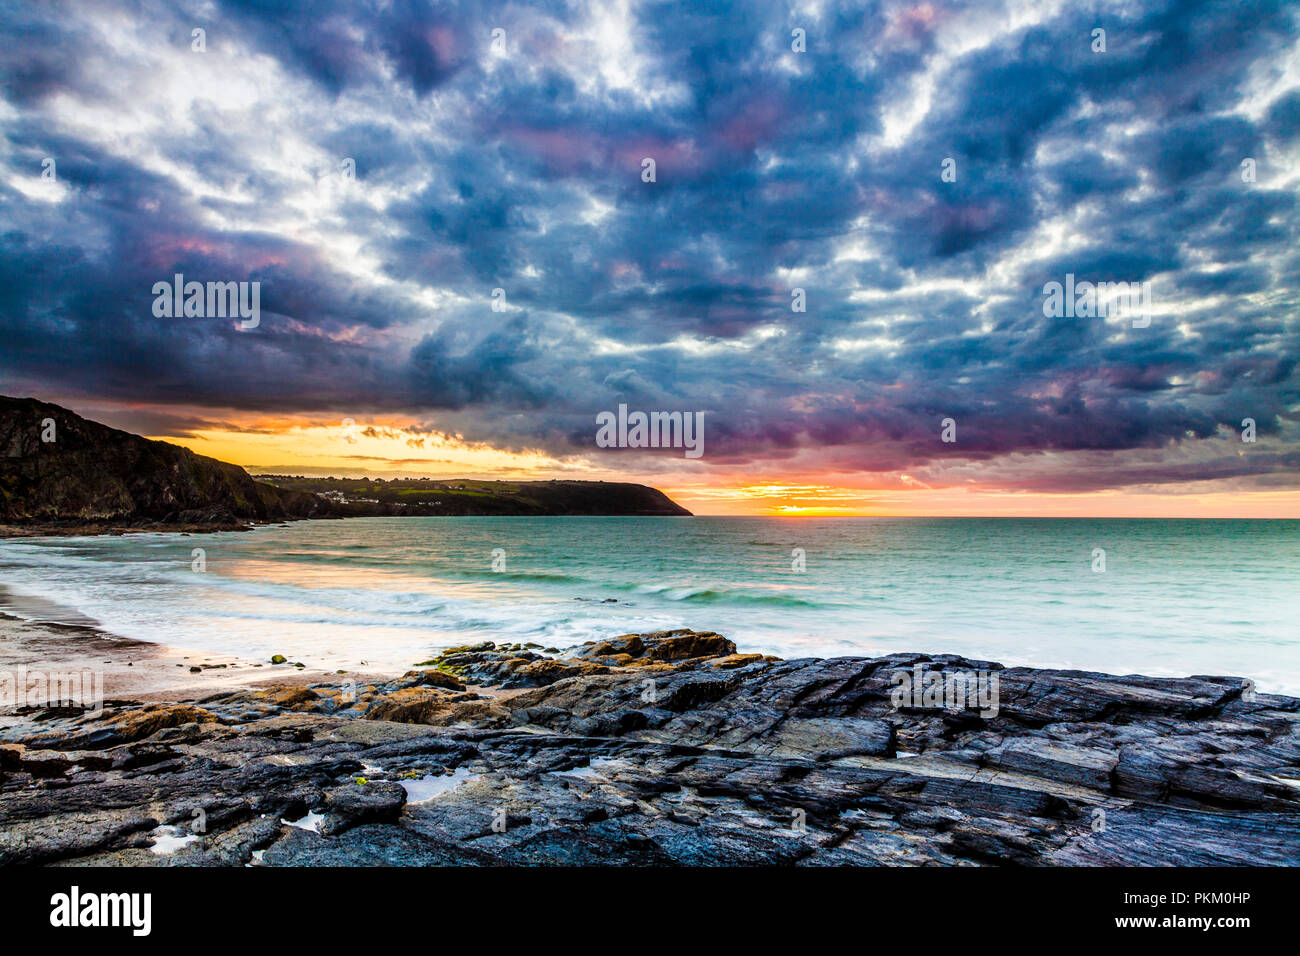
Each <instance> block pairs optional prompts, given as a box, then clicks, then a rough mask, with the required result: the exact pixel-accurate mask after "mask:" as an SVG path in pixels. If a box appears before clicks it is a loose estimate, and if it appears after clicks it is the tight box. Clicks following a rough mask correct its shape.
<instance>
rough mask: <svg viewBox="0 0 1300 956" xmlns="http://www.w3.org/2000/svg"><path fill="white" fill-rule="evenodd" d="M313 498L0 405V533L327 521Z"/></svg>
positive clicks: (60, 415)
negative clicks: (9, 529) (4, 527)
mask: <svg viewBox="0 0 1300 956" xmlns="http://www.w3.org/2000/svg"><path fill="white" fill-rule="evenodd" d="M332 511H333V507H332V505H331V504H330V502H328V501H326V500H324V499H322V498H319V497H318V496H316V495H311V494H305V493H302V492H297V491H287V490H282V489H279V488H276V487H275V486H273V485H269V484H267V483H265V482H260V481H255V480H254V479H253V478H252V477H251V476H250V475H249V474H248V472H246V471H244V469H242V468H240V467H238V466H237V465H231V464H227V463H226V462H224V461H217V460H216V459H215V458H208V457H206V456H204V455H196V454H195V453H194V452H192V451H190V450H189V449H188V448H182V447H180V446H179V445H172V444H169V443H167V442H163V441H151V440H150V439H148V438H142V437H140V436H139V435H132V434H131V433H130V432H124V431H121V430H119V429H116V428H110V427H109V426H107V425H101V424H100V423H98V422H92V421H89V420H87V419H85V418H82V417H81V416H80V415H77V414H75V413H74V412H71V411H69V410H68V409H66V408H62V407H60V406H58V405H52V404H50V403H48V402H41V401H38V400H36V399H34V398H9V397H6V396H0V524H9V525H20V526H30V525H38V526H39V525H48V526H55V527H57V526H59V525H67V526H74V527H75V526H93V525H96V524H107V525H125V526H130V525H144V524H151V523H159V524H167V525H182V526H198V527H210V528H212V529H218V528H234V527H243V526H244V525H245V524H247V522H249V521H275V520H283V519H285V518H308V517H318V516H325V515H329V514H331V513H332Z"/></svg>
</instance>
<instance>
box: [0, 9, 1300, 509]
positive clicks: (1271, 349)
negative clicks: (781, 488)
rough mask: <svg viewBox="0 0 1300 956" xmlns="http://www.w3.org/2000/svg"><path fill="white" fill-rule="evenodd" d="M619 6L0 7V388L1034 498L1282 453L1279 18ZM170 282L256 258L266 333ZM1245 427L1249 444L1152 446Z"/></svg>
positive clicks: (214, 276) (1287, 412)
mask: <svg viewBox="0 0 1300 956" xmlns="http://www.w3.org/2000/svg"><path fill="white" fill-rule="evenodd" d="M621 9H622V8H620V7H619V6H618V5H608V4H594V3H593V4H585V3H577V2H575V3H553V4H549V5H542V6H537V5H530V6H528V7H527V8H525V7H523V6H515V5H513V4H469V3H438V4H434V3H422V2H417V0H396V2H390V3H379V2H363V3H341V2H340V3H330V2H307V3H272V4H266V3H251V2H250V3H243V2H222V3H217V4H192V5H181V6H180V7H172V6H166V5H163V4H160V3H152V2H130V0H120V2H119V3H118V4H115V5H98V6H97V7H96V8H95V9H94V10H88V9H83V8H81V7H78V6H59V5H50V6H41V7H36V6H30V5H6V6H5V7H4V8H3V14H2V16H3V20H4V24H5V28H6V29H5V32H6V36H7V37H10V38H17V40H18V41H19V42H13V43H9V44H6V46H5V49H4V51H3V52H2V53H0V90H2V91H3V97H4V111H3V113H0V129H2V131H3V134H4V138H5V143H6V151H5V153H4V154H3V156H0V162H2V163H3V165H2V166H0V173H3V175H0V211H2V213H3V221H4V223H5V226H4V227H3V230H2V231H0V275H3V282H0V335H3V337H4V342H5V348H4V351H3V355H2V356H0V374H3V377H4V385H5V389H4V390H5V391H9V392H13V391H33V392H37V393H39V392H40V391H41V390H42V389H44V390H49V389H50V388H52V387H53V386H54V383H57V387H58V389H59V392H60V394H62V395H67V396H70V397H76V396H81V397H82V398H83V399H84V400H85V401H86V402H87V403H88V407H89V405H92V404H94V403H100V404H102V405H103V407H105V408H108V407H109V406H111V404H112V403H113V402H139V403H144V404H147V405H149V406H150V407H152V408H153V409H155V410H154V411H152V412H150V413H149V414H150V415H154V416H161V417H158V418H157V419H156V420H149V421H146V419H145V417H144V414H143V413H141V415H140V416H139V417H138V418H137V419H136V420H135V421H136V424H137V427H140V428H145V429H146V430H148V429H149V428H153V429H155V430H156V429H159V428H163V429H167V430H168V431H167V433H169V434H172V433H175V434H182V433H187V430H188V429H191V428H194V427H199V425H201V423H202V422H204V421H205V420H207V418H206V416H204V415H202V414H201V413H196V412H195V411H193V410H194V409H203V408H213V409H217V408H220V409H230V408H235V409H257V410H261V411H272V412H285V413H293V412H303V413H320V414H326V413H328V414H331V415H333V414H340V413H341V414H357V413H360V412H363V411H373V412H384V413H398V414H401V413H404V414H407V415H409V416H410V418H411V420H412V422H413V423H422V427H423V426H428V427H441V428H443V429H444V430H449V431H455V432H460V433H461V434H463V435H464V436H465V437H466V438H467V439H468V440H471V441H487V442H491V443H494V444H496V445H498V446H499V447H503V448H510V449H522V448H540V449H543V450H545V451H547V452H549V453H551V454H556V455H563V454H567V453H572V452H590V451H591V450H592V434H593V429H594V426H593V424H592V423H593V422H594V415H595V413H596V412H597V411H600V410H604V409H608V408H613V407H614V406H615V405H616V404H617V403H618V402H620V401H623V402H631V403H640V405H641V407H645V408H661V409H680V410H697V409H698V410H705V411H706V412H707V413H708V422H709V449H708V456H707V460H708V461H709V462H712V463H715V464H734V465H737V466H743V467H745V468H747V469H749V470H751V471H752V470H753V469H755V468H759V469H761V467H762V465H763V464H764V463H767V464H768V465H769V466H771V467H774V468H775V467H778V466H780V465H782V464H783V463H793V462H794V461H795V460H796V459H797V460H798V461H799V463H800V464H799V467H806V468H809V469H812V470H816V469H818V468H824V469H829V470H836V471H842V472H852V471H863V472H874V473H880V472H886V471H894V470H902V469H910V470H912V471H913V472H918V473H919V470H920V469H924V468H929V469H931V470H935V469H940V470H941V469H944V468H956V467H958V466H959V465H960V464H961V463H963V462H976V463H984V464H985V465H987V466H989V467H991V463H996V462H998V461H1000V460H1002V459H1004V458H1007V457H1008V456H1015V455H1018V454H1024V455H1029V456H1031V459H1032V460H1033V461H1034V462H1036V464H1034V465H1032V466H1030V470H1029V471H1028V472H1025V471H1020V472H1016V473H1015V475H1016V477H1015V479H1014V483H1015V484H1016V486H1017V487H1026V488H1029V487H1031V486H1032V487H1034V488H1038V489H1040V490H1042V489H1046V490H1051V489H1052V488H1054V487H1059V488H1061V489H1065V488H1078V487H1083V486H1087V487H1090V488H1091V487H1111V486H1116V485H1121V484H1134V483H1159V482H1161V481H1170V482H1182V481H1191V480H1196V478H1197V476H1198V474H1201V473H1198V472H1197V468H1198V467H1199V466H1201V465H1203V466H1204V473H1203V474H1201V477H1211V476H1221V477H1225V478H1228V477H1244V478H1248V477H1251V476H1254V477H1258V478H1259V479H1260V480H1261V481H1263V480H1264V479H1266V478H1268V476H1270V475H1272V476H1274V477H1276V476H1278V475H1280V474H1282V473H1284V472H1286V471H1287V470H1288V469H1293V465H1294V460H1293V457H1294V456H1293V453H1292V452H1291V451H1290V449H1292V448H1294V447H1295V444H1296V442H1297V425H1296V418H1297V416H1296V406H1297V402H1298V401H1300V388H1298V387H1297V370H1296V358H1295V357H1296V356H1297V354H1300V347H1298V346H1300V343H1298V342H1297V324H1296V318H1295V316H1296V314H1297V308H1298V307H1300V294H1298V291H1297V290H1300V254H1297V253H1295V252H1294V251H1293V250H1294V249H1295V248H1296V247H1297V243H1296V238H1297V237H1296V227H1297V215H1296V196H1295V179H1294V176H1295V172H1294V170H1295V168H1296V165H1295V164H1296V162H1297V154H1296V149H1297V145H1298V142H1297V141H1298V140H1300V92H1297V91H1296V89H1294V86H1293V84H1294V82H1295V78H1294V76H1292V77H1291V78H1290V81H1289V82H1290V83H1291V84H1292V86H1291V87H1290V88H1288V82H1287V81H1286V80H1285V79H1284V76H1285V74H1284V70H1285V64H1286V55H1287V51H1288V50H1290V49H1293V48H1294V44H1295V42H1296V38H1297V35H1298V33H1300V31H1298V29H1297V24H1296V18H1295V14H1294V10H1293V9H1292V8H1290V7H1289V6H1288V5H1286V4H1282V3H1269V2H1248V3H1181V2H1180V3H1174V2H1172V0H1170V2H1167V3H1161V2H1158V0H1156V2H1145V3H1141V4H1138V5H1131V4H1129V5H1122V6H1120V5H1115V6H1109V5H1106V4H1102V5H1100V6H1097V5H1091V4H1090V5H1086V6H1079V5H1075V6H1066V7H1064V8H1062V9H1061V10H1060V11H1059V13H1056V14H1053V15H1050V16H1047V15H1043V14H1041V13H1037V12H1035V11H1034V10H1033V7H1032V5H1026V6H1025V7H1024V9H1023V10H1022V11H1021V12H1020V14H1018V16H1021V17H1023V22H1024V23H1025V25H1024V26H1021V27H1016V28H1012V27H1010V26H1008V24H1010V23H1012V22H1013V21H1014V20H1015V18H1014V17H1012V16H1011V14H1010V12H1009V11H1007V10H1003V9H1000V8H995V7H993V6H989V5H982V4H961V3H958V4H942V3H892V2H886V3H868V4H848V3H844V4H834V3H833V4H827V5H825V6H824V8H823V9H822V10H821V12H820V15H819V16H818V17H813V16H812V15H810V14H806V13H800V12H798V11H792V10H791V9H790V8H788V7H786V6H784V5H780V4H772V3H753V2H748V3H725V2H724V3H711V4H694V5H683V4H680V3H640V4H636V3H633V4H630V5H629V6H628V7H627V12H626V16H622V15H621V14H620V10H621ZM1094 27H1102V28H1104V29H1106V31H1107V35H1106V40H1107V48H1106V51H1105V52H1104V53H1097V52H1094V51H1093V49H1092V37H1091V31H1092V30H1093V28H1094ZM195 28H202V29H204V30H205V31H206V34H207V43H208V51H207V52H206V53H195V52H192V51H191V49H190V44H191V32H192V30H193V29H195ZM496 28H501V29H503V30H504V31H505V33H504V39H505V43H506V48H505V50H504V51H503V52H498V51H494V50H493V49H492V31H493V30H494V29H496ZM795 28H799V29H803V30H805V31H806V37H807V52H805V53H794V52H793V51H792V50H791V48H790V44H791V30H793V29H795ZM46 157H51V158H53V159H54V160H55V161H56V163H57V171H58V180H57V184H42V182H41V180H40V175H41V169H42V162H43V161H44V159H45V158H46ZM646 157H650V158H653V159H654V160H655V162H656V167H657V168H656V172H657V176H656V179H657V181H656V182H654V183H645V182H643V181H642V179H641V172H642V160H643V159H645V158H646ZM946 159H951V160H952V161H953V164H954V166H953V168H954V169H955V171H956V179H955V181H951V182H949V181H945V180H944V179H942V178H941V176H940V172H941V168H942V164H943V162H944V160H946ZM1244 161H1250V164H1253V169H1254V171H1255V177H1254V180H1253V181H1249V182H1248V181H1245V179H1244V178H1243V162H1244ZM349 163H350V164H351V167H350V168H349V165H348V164H349ZM352 170H355V179H350V178H349V176H350V175H351V171H352ZM176 272H181V273H184V275H185V276H186V278H187V279H193V280H198V281H208V280H212V281H258V282H260V283H261V288H262V300H261V302H262V312H263V317H262V321H261V324H260V325H259V327H258V328H256V329H251V330H241V329H239V328H238V327H237V323H235V322H232V321H228V320H220V319H205V318H189V319H168V318H157V317H155V316H154V315H153V314H152V311H151V308H150V306H151V302H152V294H151V291H150V290H151V289H152V286H153V283H155V282H157V281H160V280H161V281H168V280H170V278H171V276H172V275H173V274H174V273H176ZM1066 274H1074V275H1075V276H1076V277H1078V278H1079V279H1081V280H1084V279H1086V280H1089V281H1094V282H1096V281H1106V282H1116V281H1121V282H1136V281H1150V282H1151V283H1152V288H1153V289H1154V290H1155V297H1156V303H1155V304H1156V309H1155V313H1154V315H1153V317H1152V321H1151V323H1150V325H1149V326H1147V327H1143V328H1134V327H1133V326H1132V325H1131V324H1130V323H1129V321H1128V320H1127V319H1126V318H1116V317H1111V318H1096V317H1092V318H1064V317H1063V318H1051V317H1048V316H1045V315H1044V313H1043V298H1044V297H1043V292H1042V289H1043V285H1044V283H1047V282H1051V281H1064V278H1065V276H1066ZM795 288H801V289H803V290H804V294H805V296H806V300H807V311H806V312H802V313H799V312H792V311H791V308H790V306H791V292H792V290H793V289H795ZM495 289H500V290H502V294H503V295H504V300H503V301H504V311H494V310H493V308H492V303H493V301H494V300H493V290H495ZM169 405H170V406H176V407H177V408H184V409H185V411H183V412H177V413H176V417H175V419H174V420H170V424H169V420H166V413H165V412H161V411H157V409H158V408H161V407H164V406H169ZM215 417H216V416H214V419H215ZM945 417H953V418H955V419H956V420H957V421H958V425H959V436H960V437H959V441H958V442H957V443H956V444H953V445H946V444H943V443H942V442H939V441H938V432H939V422H940V420H941V419H942V418H945ZM1245 417H1252V418H1254V419H1256V421H1257V423H1258V428H1259V434H1260V435H1261V436H1262V437H1263V438H1265V439H1267V440H1268V441H1270V442H1272V443H1273V444H1272V445H1271V446H1270V448H1271V450H1270V451H1269V453H1268V454H1267V455H1263V454H1261V455H1256V456H1253V457H1252V458H1251V462H1252V464H1251V465H1250V467H1249V469H1247V470H1239V471H1234V470H1233V466H1232V462H1231V461H1230V460H1228V459H1227V458H1225V459H1223V464H1222V465H1214V464H1212V463H1211V461H1210V459H1208V458H1207V459H1205V460H1203V461H1202V460H1197V461H1192V462H1188V461H1184V460H1181V459H1180V460H1174V459H1173V458H1172V457H1171V458H1170V459H1169V460H1168V462H1166V463H1162V461H1161V460H1159V459H1157V460H1155V461H1154V462H1153V461H1151V460H1149V458H1148V457H1147V456H1150V455H1151V454H1169V455H1172V454H1173V452H1172V451H1169V450H1170V449H1182V448H1192V447H1197V445H1198V443H1209V442H1218V441H1221V440H1222V438H1223V436H1224V435H1225V434H1229V433H1228V432H1227V430H1228V429H1231V428H1237V427H1239V426H1240V422H1241V420H1242V419H1243V418H1245ZM129 419H130V415H129V413H126V412H121V413H118V414H117V416H116V417H115V418H114V421H115V422H118V421H120V422H121V423H123V424H129V423H130V421H129ZM1216 447H1217V446H1216ZM1279 449H1280V450H1279ZM1162 450H1163V451H1162ZM1069 452H1079V453H1081V454H1090V455H1104V456H1105V457H1101V458H1097V459H1096V460H1095V462H1094V467H1093V469H1092V470H1091V471H1090V472H1089V474H1088V476H1087V477H1086V478H1081V477H1079V476H1078V475H1075V474H1073V473H1072V472H1071V469H1070V468H1069V467H1068V466H1067V465H1064V464H1062V461H1061V459H1059V457H1055V456H1059V455H1060V454H1062V453H1069ZM1134 456H1143V457H1141V461H1140V463H1139V462H1138V461H1137V460H1136V458H1135V457H1134ZM1215 460H1216V461H1217V460H1218V459H1215ZM1166 465H1167V467H1166ZM1034 468H1039V469H1041V471H1034V470H1033V469H1034ZM926 480H935V481H942V478H941V477H939V475H938V472H935V473H934V474H928V477H927V479H926ZM1009 480H1010V479H1009Z"/></svg>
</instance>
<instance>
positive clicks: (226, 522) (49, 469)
mask: <svg viewBox="0 0 1300 956" xmlns="http://www.w3.org/2000/svg"><path fill="white" fill-rule="evenodd" d="M51 423H52V425H51ZM46 438H52V439H53V440H52V441H47V440H45V439H46ZM368 482H369V479H355V480H353V479H311V478H283V477H274V478H270V479H268V480H264V481H259V480H255V479H254V478H253V477H251V476H250V475H249V474H248V473H247V472H246V471H244V469H242V468H240V467H238V466H237V465H231V464H228V463H226V462H224V461H217V460H216V459H215V458H208V457H206V456H204V455H196V454H194V452H192V451H190V450H189V449H187V448H181V447H180V446H179V445H172V444H168V443H167V442H163V441H150V440H149V439H147V438H142V437H140V436H139V435H132V434H131V433H130V432H124V431H120V430H119V429H116V428H109V427H108V426H107V425H101V424H99V423H98V422H92V421H87V420H86V419H84V418H82V417H81V416H79V415H77V414H76V413H74V412H71V411H69V410H68V409H66V408H61V407H59V406H58V405H51V404H50V403H48V402H41V401H37V400H36V399H33V398H8V397H5V396H0V524H7V525H51V526H64V527H66V526H96V525H100V526H107V525H114V526H128V527H129V526H139V525H148V524H153V523H162V524H168V525H194V526H201V527H205V528H207V527H211V528H221V527H241V526H243V525H245V524H247V522H249V521H278V520H283V519H286V518H331V517H365V516H378V515H411V516H417V515H689V514H690V512H689V511H687V510H686V509H685V508H682V507H680V506H679V505H677V504H676V503H675V502H673V501H672V500H671V499H670V498H668V496H667V495H665V494H664V493H663V492H661V491H657V490H656V489H654V488H647V487H646V486H645V485H637V484H630V483H624V482H597V481H532V482H489V481H482V482H478V481H469V480H463V481H452V482H432V481H430V482H424V481H422V480H415V481H405V482H402V481H396V482H387V483H385V482H370V483H369V484H368ZM361 485H365V486H366V487H365V488H361V487H360V486H361ZM426 485H427V487H425V486H426ZM340 489H341V490H343V491H347V492H348V493H349V495H350V496H351V497H355V498H360V499H362V500H346V501H345V500H331V499H330V498H328V497H323V496H322V494H321V493H322V492H327V491H335V490H340ZM435 502H436V503H435Z"/></svg>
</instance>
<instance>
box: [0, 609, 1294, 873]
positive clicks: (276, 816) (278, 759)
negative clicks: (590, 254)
mask: <svg viewBox="0 0 1300 956" xmlns="http://www.w3.org/2000/svg"><path fill="white" fill-rule="evenodd" d="M538 650H540V649H533V648H524V647H520V646H518V645H516V646H512V647H497V646H495V645H490V644H484V645H478V646H476V647H473V648H461V649H455V650H453V651H451V652H448V653H447V654H445V655H443V656H442V657H441V658H439V659H437V660H435V661H433V662H428V664H427V665H426V666H425V667H423V668H421V669H417V670H413V671H411V672H409V673H408V674H406V675H404V676H403V677H401V678H399V679H397V680H394V681H388V682H381V683H376V684H373V685H368V686H361V687H352V686H350V685H344V686H329V685H318V686H315V687H312V688H273V689H269V690H266V689H263V690H242V691H237V692H230V693H224V694H220V695H215V696H213V697H210V698H208V699H205V700H202V701H198V702H195V703H187V704H177V705H173V706H168V705H162V706H157V705H154V706H141V705H133V704H128V703H118V704H113V705H110V706H108V707H106V708H105V710H104V712H103V713H102V714H98V715H83V716H68V715H62V716H60V715H48V716H47V715H32V717H33V718H34V717H37V716H46V719H42V720H34V719H33V720H32V721H31V722H28V723H25V724H22V725H20V726H17V727H14V728H10V729H8V730H7V731H5V732H4V734H3V737H4V738H5V739H6V740H7V741H8V742H6V743H0V774H3V779H0V862H47V863H53V862H64V863H75V862H83V863H91V862H93V863H111V864H128V863H130V864H176V865H181V864H191V865H205V864H225V865H235V864H246V863H255V864H278V865H307V864H317V863H320V864H362V863H391V864H412V865H439V864H482V865H494V864H512V865H514V864H523V865H532V864H582V865H587V864H597V865H619V864H743V865H769V864H791V863H794V864H805V865H836V864H852V865H868V864H879V863H898V864H949V865H980V864H1018V865H1056V864H1085V865H1129V864H1133V865H1148V864H1171V863H1172V864H1188V865H1217V864H1250V865H1271V864H1277V865H1296V864H1298V863H1300V701H1297V700H1296V699H1293V698H1287V697H1277V696H1270V695H1263V694H1259V695H1256V694H1254V693H1253V692H1252V691H1251V690H1250V685H1249V684H1248V683H1247V682H1245V681H1242V680H1241V679H1238V678H1227V677H1191V678H1186V679H1157V678H1146V677H1114V676H1110V675H1105V674H1096V673H1089V672H1080V671H1052V670H1036V669H1032V668H1003V667H1001V666H1000V665H998V664H994V663H991V662H986V661H972V660H967V659H964V658H960V657H954V656H948V655H923V654H894V655H889V656H886V657H873V658H836V659H830V660H819V659H805V660H793V661H782V660H778V659H775V658H771V657H762V656H759V655H744V654H737V653H736V648H735V647H734V646H733V645H732V644H731V643H730V642H729V641H727V640H726V639H725V638H722V637H720V636H719V635H716V634H706V633H698V632H690V631H673V632H660V633H657V634H648V635H626V636H624V637H621V638H616V639H613V640H610V641H606V642H601V643H599V644H590V645H584V646H583V647H582V648H579V649H576V650H575V651H573V652H572V653H570V654H568V655H563V656H553V655H547V654H545V653H538ZM922 673H924V674H933V675H937V676H938V677H939V678H941V679H948V678H954V679H955V678H959V677H964V676H966V675H971V674H980V675H985V676H986V677H992V676H994V675H995V676H996V691H997V694H996V701H994V702H993V703H995V705H996V706H989V704H990V701H989V700H982V701H981V700H974V699H971V700H967V701H964V702H963V703H962V706H953V707H945V706H943V705H944V704H945V703H947V701H940V702H939V705H938V706H934V705H932V704H931V703H927V702H926V701H925V700H924V699H922V698H921V697H914V696H908V695H900V694H899V687H900V685H901V684H905V683H906V681H907V680H908V679H910V678H912V677H914V676H915V675H918V674H922ZM929 680H930V679H929V678H927V683H928V682H929ZM489 685H490V686H489ZM200 817H201V818H202V819H203V820H204V821H205V832H204V833H202V834H201V835H199V837H198V839H196V840H194V841H192V842H190V843H189V844H188V845H186V846H184V847H183V848H181V849H179V850H177V851H176V852H174V853H171V854H168V855H160V854H156V853H153V852H151V850H150V846H151V844H152V842H153V839H154V837H155V836H156V835H157V833H156V831H157V830H158V828H159V827H163V826H192V824H193V821H194V820H195V819H198V818H200ZM283 821H287V822H283ZM151 833H152V834H154V836H151Z"/></svg>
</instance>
